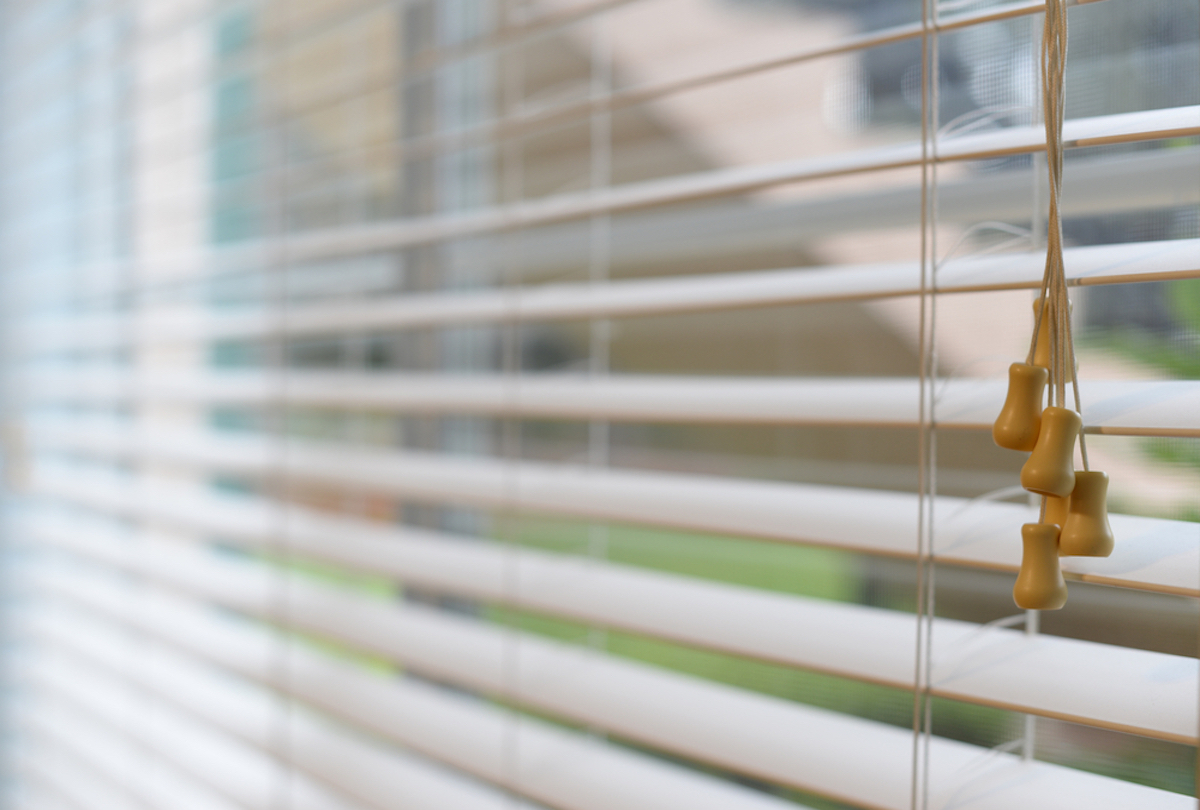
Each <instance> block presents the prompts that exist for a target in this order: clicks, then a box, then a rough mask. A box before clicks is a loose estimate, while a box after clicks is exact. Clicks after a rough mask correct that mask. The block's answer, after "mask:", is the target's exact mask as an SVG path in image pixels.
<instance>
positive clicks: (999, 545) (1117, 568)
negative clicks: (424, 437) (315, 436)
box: [33, 424, 1200, 595]
mask: <svg viewBox="0 0 1200 810" xmlns="http://www.w3.org/2000/svg"><path fill="white" fill-rule="evenodd" d="M33 438H34V439H35V440H36V441H38V442H40V443H42V446H44V447H47V448H51V449H55V448H57V449H64V450H70V451H73V452H83V453H90V454H96V455H101V456H111V457H119V458H147V459H157V460H161V461H168V462H176V463H184V464H194V465H200V466H206V467H209V468H211V469H214V470H223V471H227V472H234V473H239V474H246V475H260V474H270V472H271V471H272V470H273V469H274V468H273V466H272V465H273V463H274V462H275V460H276V459H277V458H281V457H282V456H281V455H276V454H277V453H279V452H280V451H281V450H282V448H279V447H272V446H271V444H270V443H268V442H263V441H256V440H246V439H233V438H230V437H228V436H219V435H215V434H199V435H197V434H188V433H174V432H172V433H167V434H152V433H140V434H136V435H131V434H127V433H121V432H118V431H93V430H89V429H83V428H81V426H78V425H76V426H72V425H68V424H62V425H59V426H57V427H55V429H54V430H52V431H50V432H48V433H46V434H34V437H33ZM286 457H287V461H288V475H289V477H290V478H291V479H292V480H295V481H310V482H317V483H322V484H328V485H333V486H346V487H350V488H353V489H356V490H360V491H366V492H381V493H386V494H390V495H395V496H397V497H403V498H408V499H412V500H418V501H435V502H447V503H456V504H468V505H473V506H478V507H483V508H490V509H500V510H509V509H521V510H528V511H531V512H541V513H546V514H555V515H565V516H569V517H577V518H589V519H594V520H612V521H618V522H623V523H641V524H647V525H652V526H664V527H670V528H679V529H691V530H697V531H704V532H712V533H715V534H727V535H734V536H746V537H758V538H764V539H770V540H778V541H784V542H796V543H804V544H812V545H821V546H830V547H834V548H842V549H847V550H852V551H860V552H864V553H868V554H880V555H884V556H891V557H900V558H906V559H914V558H915V556H916V550H917V536H916V526H917V514H918V512H917V510H918V505H919V504H918V499H917V497H916V496H915V495H912V494H909V493H900V492H884V491H878V490H862V489H856V488H851V487H832V486H817V485H811V484H784V483H776V482H768V481H750V480H745V479H731V478H720V477H715V476H698V475H680V474H672V473H657V472H642V471H631V470H614V469H596V468H593V467H582V466H568V465H553V464H540V463H536V462H522V463H521V464H520V465H519V466H517V465H514V464H510V463H505V462H502V461H497V460H485V459H463V458H448V457H444V456H439V455H429V454H422V453H407V452H406V453H397V452H393V451H387V450H378V449H367V448H361V447H352V446H345V445H320V444H307V443H305V444H302V443H298V442H297V443H294V444H289V445H288V449H287V454H286ZM35 474H36V472H35ZM73 497H80V496H78V495H76V496H73ZM1034 514H1035V513H1034V512H1033V511H1032V510H1031V509H1029V508H1027V507H1023V506H1018V505H1014V504H1003V503H990V502H985V501H968V500H965V499H961V498H951V497H944V496H939V497H938V499H937V501H936V510H935V521H936V523H935V526H934V544H935V546H934V550H935V552H936V554H937V557H938V559H939V560H940V561H943V562H949V563H958V564H966V565H972V566H979V567H985V568H999V569H1002V570H1014V569H1015V567H1016V566H1017V565H1019V557H1018V555H1019V548H1020V546H1019V544H1016V543H1014V542H1013V538H1015V537H1018V536H1019V532H1020V526H1021V524H1023V523H1027V522H1029V521H1030V520H1031V519H1034V518H1032V517H1031V516H1032V515H1034ZM1110 519H1111V521H1112V526H1113V530H1114V532H1116V535H1117V536H1118V537H1119V538H1121V542H1119V543H1117V547H1116V551H1114V553H1113V555H1112V556H1111V557H1108V558H1084V557H1079V558H1069V559H1068V560H1064V563H1063V564H1064V568H1065V569H1066V570H1067V571H1068V572H1070V573H1072V574H1074V575H1076V576H1079V577H1080V578H1081V579H1084V580H1087V581H1092V582H1098V583H1104V584H1114V585H1122V586H1125V587H1136V588H1146V589H1149V590H1157V591H1163V592H1167V593H1179V594H1184V595H1200V537H1198V536H1197V532H1196V526H1195V524H1194V523H1187V522H1183V521H1170V520H1160V519H1155V518H1142V517H1136V516H1127V515H1118V514H1114V515H1112V516H1111V517H1110Z"/></svg>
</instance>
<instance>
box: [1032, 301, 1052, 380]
mask: <svg viewBox="0 0 1200 810" xmlns="http://www.w3.org/2000/svg"><path fill="white" fill-rule="evenodd" d="M1040 313H1041V314H1042V321H1041V323H1038V315H1039V314H1040ZM1033 322H1034V323H1036V324H1037V325H1038V333H1037V345H1036V346H1035V347H1034V349H1033V364H1034V365H1035V366H1041V367H1042V368H1050V344H1051V342H1052V340H1053V338H1051V336H1050V335H1051V332H1050V324H1052V323H1054V304H1050V305H1049V306H1047V307H1046V311H1045V313H1042V299H1041V298H1039V299H1037V300H1036V301H1034V302H1033Z"/></svg>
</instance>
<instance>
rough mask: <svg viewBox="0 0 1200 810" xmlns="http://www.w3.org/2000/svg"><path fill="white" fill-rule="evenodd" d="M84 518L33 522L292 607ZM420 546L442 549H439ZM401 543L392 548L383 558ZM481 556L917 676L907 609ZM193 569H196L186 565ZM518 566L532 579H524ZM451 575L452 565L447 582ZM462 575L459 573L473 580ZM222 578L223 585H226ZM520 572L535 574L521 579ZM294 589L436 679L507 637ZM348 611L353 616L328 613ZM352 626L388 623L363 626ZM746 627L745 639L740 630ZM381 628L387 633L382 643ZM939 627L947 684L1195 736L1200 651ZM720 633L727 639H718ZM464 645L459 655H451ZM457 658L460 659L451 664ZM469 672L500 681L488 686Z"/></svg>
mask: <svg viewBox="0 0 1200 810" xmlns="http://www.w3.org/2000/svg"><path fill="white" fill-rule="evenodd" d="M87 526H88V524H87V523H74V522H71V521H62V522H58V523H55V522H54V521H52V520H47V521H46V522H45V523H38V524H34V526H33V527H32V529H31V530H32V531H33V532H35V533H37V534H38V536H42V537H45V538H46V539H49V540H50V541H51V542H54V543H56V544H58V545H60V546H64V547H66V548H70V549H72V550H75V551H77V552H80V553H83V554H85V555H88V556H89V557H92V558H95V559H98V560H102V561H104V562H105V563H106V564H110V565H119V566H127V567H129V568H130V570H132V571H134V572H137V573H143V574H147V575H152V576H155V577H163V578H164V579H165V580H166V581H168V582H170V583H171V584H172V585H175V586H177V587H183V588H184V589H186V590H188V591H190V592H193V593H197V594H200V595H202V596H204V597H205V598H213V599H216V600H217V601H218V603H220V604H223V605H225V606H227V607H233V608H235V609H240V610H248V611H249V612H250V613H252V614H253V615H256V616H259V617H260V618H264V619H271V620H283V619H284V618H285V617H284V616H282V615H280V614H279V613H278V607H277V606H274V607H273V606H271V605H264V604H262V600H261V599H259V598H257V596H256V594H260V593H261V594H270V593H272V591H271V585H270V584H269V582H268V581H267V580H266V579H264V578H269V577H270V576H271V574H270V570H269V569H264V568H261V567H260V568H255V567H253V566H245V565H244V566H241V567H240V568H239V566H236V565H222V564H221V563H218V562H214V561H213V560H212V559H211V558H210V557H208V556H207V555H204V554H201V553H199V552H197V551H195V550H188V549H182V548H179V547H176V546H174V545H162V544H159V543H154V542H143V543H138V544H136V545H134V546H130V545H129V544H128V543H125V544H122V543H121V542H120V540H119V539H113V540H110V541H109V542H108V543H105V541H104V540H103V539H102V536H89V534H88V528H87ZM351 542H353V541H351ZM328 544H329V543H328V541H327V543H326V545H328ZM383 546H384V544H383V543H379V544H376V545H375V546H373V547H366V548H364V547H363V546H360V548H359V549H358V551H359V553H360V554H364V553H366V552H369V551H381V550H382V547H383ZM424 551H425V553H426V556H427V557H428V556H430V550H429V549H428V548H426V549H424ZM396 556H397V555H396V554H395V553H392V554H390V555H387V557H385V558H384V559H387V558H389V557H390V558H391V559H395V558H396ZM464 556H466V558H467V559H465V560H464V559H463V557H464ZM131 557H132V558H131ZM449 557H450V559H449V560H443V561H442V562H443V565H446V564H447V563H449V564H453V563H454V562H467V563H473V568H474V570H475V571H477V572H478V571H479V570H480V568H481V567H482V566H481V565H480V562H479V560H478V559H471V556H470V555H469V554H468V555H462V554H459V555H454V554H451V555H449ZM456 558H457V559H456ZM484 562H485V563H490V566H489V567H490V571H489V570H486V569H485V571H484V575H483V576H480V575H479V574H476V577H475V579H476V580H479V579H486V580H487V581H486V582H485V583H484V584H483V586H482V587H481V586H476V587H475V589H474V592H473V593H472V592H471V589H467V588H463V587H462V585H459V586H458V587H457V588H455V589H454V590H458V591H460V592H462V591H467V592H468V593H469V594H470V595H472V596H482V597H484V598H488V597H492V598H495V596H496V595H498V594H504V593H507V594H508V595H507V598H506V599H504V600H503V601H507V602H509V603H510V604H516V605H517V606H520V607H526V608H532V609H534V610H538V609H541V610H544V611H546V612H549V613H552V614H559V615H561V614H562V613H566V614H567V615H568V616H570V617H572V618H583V619H591V618H593V617H595V618H599V619H600V620H601V621H602V622H605V623H608V624H616V625H618V626H624V627H629V628H631V629H634V630H638V631H646V630H648V631H649V632H651V633H656V634H659V635H667V636H669V637H674V638H680V639H682V640H684V641H693V640H694V639H697V638H700V639H703V640H705V641H707V642H708V645H709V646H717V647H720V648H723V649H730V648H732V649H733V651H736V652H739V653H749V654H751V655H756V656H758V657H762V658H767V659H770V660H775V661H780V662H783V663H787V664H792V665H798V666H803V667H809V668H815V669H821V670H824V671H827V672H832V673H835V674H839V675H846V676H850V677H855V678H859V679H863V680H868V681H874V682H878V683H883V684H886V685H890V686H895V687H898V688H902V689H911V688H912V684H913V681H912V679H913V672H914V661H913V655H914V650H915V649H916V621H915V618H914V617H913V616H912V615H910V614H906V613H898V612H893V611H887V610H881V609H872V608H865V607H859V606H854V605H841V604H836V603H828V602H824V601H821V600H813V599H803V598H798V597H784V596H778V595H771V594H766V593H761V592H755V591H752V590H750V589H744V588H735V587H731V586H720V585H715V584H710V583H701V582H696V581H694V580H689V579H686V578H681V577H672V576H669V575H664V574H649V573H644V572H638V571H636V570H631V569H627V568H622V567H618V566H610V565H602V564H598V563H591V565H593V566H594V570H590V569H589V567H588V565H589V562H590V561H580V562H572V561H568V560H560V559H555V558H554V557H553V556H551V555H532V554H531V555H526V556H525V557H524V558H523V559H522V560H521V562H517V561H515V560H507V561H506V560H505V559H504V558H503V555H502V554H499V553H496V554H494V555H493V556H492V558H491V559H485V560H484ZM184 569H186V570H187V571H188V573H187V574H186V575H181V574H180V573H178V572H180V571H182V570H184ZM376 573H385V574H386V573H388V570H387V569H386V568H384V569H383V571H382V572H380V571H378V569H377V571H376ZM489 575H490V576H489ZM518 575H524V576H523V577H522V578H521V579H520V580H517V581H515V582H514V577H516V576H518ZM447 578H449V577H448V576H447V575H446V574H443V575H442V580H443V581H444V580H445V579H447ZM458 579H459V581H460V582H461V577H460V578H458ZM216 581H220V582H221V583H222V584H221V585H220V586H216V585H214V584H213V583H214V582H216ZM517 585H523V586H525V587H524V588H523V589H522V590H520V591H518V590H515V586H517ZM287 589H288V593H289V594H290V596H289V599H290V607H289V611H288V613H287V614H286V620H289V621H291V622H295V623H297V625H298V626H300V627H302V628H304V629H306V630H309V631H312V632H318V633H325V634H333V635H334V636H335V637H338V638H339V639H341V640H349V641H351V643H358V644H365V645H366V646H367V648H368V649H370V650H371V651H372V652H375V653H379V654H385V655H391V656H400V658H399V659H398V660H399V662H400V663H404V664H407V665H411V666H414V667H418V668H424V669H427V670H429V671H433V672H434V673H435V674H436V675H438V676H446V677H450V678H452V679H457V680H462V679H466V680H467V681H468V682H469V681H470V678H471V677H472V676H471V675H470V673H469V669H464V668H462V666H461V665H462V664H464V663H465V662H467V661H469V660H470V659H471V657H472V655H473V653H472V645H475V646H476V647H478V648H480V649H488V648H495V647H496V645H497V644H499V643H500V642H501V641H502V639H503V635H502V633H501V632H500V631H491V636H489V632H488V631H486V630H485V629H481V628H480V627H479V626H478V625H477V624H476V623H475V622H473V621H468V620H463V619H457V618H453V617H446V616H444V615H441V614H439V613H438V612H437V611H430V610H427V609H421V608H417V607H408V608H399V607H393V608H388V609H383V610H382V611H381V610H380V609H378V608H377V607H375V606H373V605H371V604H370V603H369V602H366V601H364V600H362V599H361V598H359V597H355V596H353V595H351V594H348V593H345V592H339V591H337V590H336V589H331V588H323V587H321V586H317V585H315V584H312V583H305V582H302V581H294V582H293V581H291V580H289V584H288V586H287ZM613 599H617V600H620V602H621V605H620V606H619V607H615V608H614V606H613V605H612V600H613ZM310 602H311V603H312V607H311V608H310V607H309V606H308V603H310ZM319 614H320V615H319ZM337 615H340V616H342V617H344V618H343V619H342V620H340V621H339V620H332V619H327V618H325V617H327V616H337ZM614 619H615V621H614ZM329 622H332V623H329ZM350 624H353V625H355V626H356V627H364V628H365V627H374V628H377V630H376V631H375V632H371V631H366V630H354V631H351V630H349V629H348V627H349V625H350ZM385 627H386V628H388V629H387V630H385V629H384V628H385ZM664 629H665V630H666V633H663V632H662V631H663V630H664ZM739 635H740V636H741V637H742V638H741V639H740V640H735V639H737V638H738V636H739ZM384 636H386V637H387V639H389V640H388V641H383V640H382V639H383V638H384ZM434 637H436V638H438V639H439V640H438V642H437V645H436V646H435V647H430V646H429V642H428V639H431V638H434ZM932 638H933V641H934V649H933V660H934V661H935V662H936V665H935V667H934V669H933V675H932V684H933V690H934V693H935V694H939V695H943V696H947V697H953V698H956V699H961V700H967V701H969V702H973V703H979V704H984V705H992V706H1000V707H1003V708H1015V709H1019V710H1022V711H1029V712H1033V713H1037V714H1044V715H1047V716H1054V717H1059V718H1064V719H1070V720H1074V721H1078V722H1082V723H1086V724H1090V725H1098V726H1102V727H1106V728H1113V729H1119V730H1123V731H1135V732H1137V733H1140V734H1146V735H1149V736H1155V737H1160V738H1164V739H1169V740H1173V741H1176V742H1184V743H1191V744H1194V742H1195V739H1196V726H1197V710H1196V700H1197V693H1198V691H1200V689H1198V684H1200V679H1198V678H1197V671H1196V669H1197V665H1196V661H1195V660H1194V659H1190V658H1181V657H1179V656H1171V655H1164V654H1161V653H1151V652H1146V651H1141V650H1131V649H1127V648H1123V647H1114V646H1107V645H1102V644H1094V643H1090V642H1082V641H1073V640H1070V639H1060V638H1053V637H1044V636H1043V637H1032V638H1031V637H1029V636H1026V635H1025V634H1024V633H1021V632H1016V631H1011V630H1004V629H998V628H993V629H989V630H987V631H986V632H985V631H984V630H983V629H982V628H981V627H980V626H978V625H974V624H971V623H968V622H956V621H950V620H938V621H937V622H936V623H935V624H934V627H933V631H932ZM714 639H715V640H716V642H717V643H716V644H713V643H712V641H713V640H714ZM702 643H703V642H702ZM456 647H457V652H451V650H453V649H455V648H456ZM435 649H436V650H437V652H434V650H435ZM521 649H522V655H530V656H531V657H533V658H535V659H536V658H538V657H539V656H540V657H542V658H544V659H545V660H546V661H547V662H548V663H546V665H545V666H546V667H547V668H549V669H551V670H556V669H561V667H562V666H564V664H563V663H562V661H564V660H569V659H570V657H571V653H569V652H568V651H567V650H568V649H569V648H563V647H561V645H555V644H553V643H549V642H544V641H539V640H536V639H533V638H522V639H521ZM452 659H453V660H456V661H457V662H458V664H457V665H456V664H449V665H448V664H446V663H445V662H446V661H447V660H452ZM556 662H557V663H556ZM491 663H492V664H495V661H492V662H491ZM591 663H596V662H591ZM609 663H611V662H609V661H602V665H600V666H601V668H603V666H607V665H608V664H609ZM447 666H449V667H450V670H447V669H446V667H447ZM469 666H480V667H484V669H485V670H486V668H487V666H489V663H488V661H487V659H486V658H484V659H482V660H477V661H474V662H472V663H471V664H470V665H469ZM456 667H457V668H456ZM1097 670H1100V671H1104V672H1105V673H1106V677H1105V678H1104V679H1103V680H1102V681H1101V682H1099V683H1097V682H1095V679H1089V677H1088V675H1089V673H1091V672H1093V671H1097ZM472 685H473V686H475V687H476V688H484V689H487V688H489V686H488V685H487V684H481V683H473V684H472ZM490 688H497V687H496V684H495V683H494V682H493V683H491V685H490ZM589 722H602V721H596V720H594V719H593V720H589Z"/></svg>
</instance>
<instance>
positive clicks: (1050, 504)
mask: <svg viewBox="0 0 1200 810" xmlns="http://www.w3.org/2000/svg"><path fill="white" fill-rule="evenodd" d="M1075 475H1076V476H1078V475H1079V473H1075ZM1076 486H1078V484H1076ZM1070 503H1071V499H1070V498H1057V497H1055V496H1053V495H1047V496H1046V519H1045V520H1043V521H1042V523H1053V524H1054V525H1055V526H1058V528H1060V529H1061V528H1062V527H1063V524H1064V523H1066V522H1067V509H1068V505H1069V504H1070Z"/></svg>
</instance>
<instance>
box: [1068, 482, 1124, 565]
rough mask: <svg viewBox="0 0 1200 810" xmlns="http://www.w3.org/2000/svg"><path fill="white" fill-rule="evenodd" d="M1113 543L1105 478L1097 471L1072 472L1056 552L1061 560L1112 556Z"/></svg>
mask: <svg viewBox="0 0 1200 810" xmlns="http://www.w3.org/2000/svg"><path fill="white" fill-rule="evenodd" d="M1113 542H1114V541H1113V533H1112V527H1111V526H1109V524H1108V475H1107V474H1106V473H1102V472H1100V471H1099V470H1090V471H1080V472H1077V473H1075V489H1074V490H1073V491H1072V492H1071V507H1070V510H1069V511H1068V513H1067V522H1066V523H1065V524H1063V527H1062V534H1061V536H1060V540H1059V549H1058V553H1059V554H1060V555H1061V556H1064V557H1066V556H1071V557H1107V556H1108V555H1109V554H1112V550H1113Z"/></svg>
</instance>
